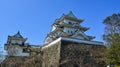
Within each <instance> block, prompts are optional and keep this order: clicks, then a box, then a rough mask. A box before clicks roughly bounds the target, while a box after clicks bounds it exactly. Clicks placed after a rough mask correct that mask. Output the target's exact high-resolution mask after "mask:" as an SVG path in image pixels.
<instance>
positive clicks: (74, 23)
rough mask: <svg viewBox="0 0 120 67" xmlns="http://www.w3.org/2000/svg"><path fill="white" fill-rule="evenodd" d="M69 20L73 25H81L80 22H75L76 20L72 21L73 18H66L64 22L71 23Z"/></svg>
mask: <svg viewBox="0 0 120 67" xmlns="http://www.w3.org/2000/svg"><path fill="white" fill-rule="evenodd" d="M69 22H71V23H72V24H73V25H79V24H78V22H75V21H72V20H68V19H65V20H64V23H67V24H69Z"/></svg>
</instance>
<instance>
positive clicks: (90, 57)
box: [60, 41, 106, 67]
mask: <svg viewBox="0 0 120 67" xmlns="http://www.w3.org/2000/svg"><path fill="white" fill-rule="evenodd" d="M105 49H106V47H105V46H102V45H90V44H78V43H74V42H67V41H62V43H61V50H60V67H106V63H105V58H104V52H105Z"/></svg>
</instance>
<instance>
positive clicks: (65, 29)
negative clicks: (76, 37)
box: [63, 27, 76, 34]
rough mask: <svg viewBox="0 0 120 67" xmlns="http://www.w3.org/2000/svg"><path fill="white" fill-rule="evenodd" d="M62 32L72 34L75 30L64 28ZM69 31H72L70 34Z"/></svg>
mask: <svg viewBox="0 0 120 67" xmlns="http://www.w3.org/2000/svg"><path fill="white" fill-rule="evenodd" d="M63 31H64V32H66V33H68V34H74V33H75V31H76V29H74V28H68V27H64V30H63ZM68 31H69V32H68ZM71 31H72V33H71Z"/></svg>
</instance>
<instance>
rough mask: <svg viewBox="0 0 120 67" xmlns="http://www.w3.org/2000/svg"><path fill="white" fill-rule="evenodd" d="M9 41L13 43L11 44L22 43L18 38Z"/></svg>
mask: <svg viewBox="0 0 120 67" xmlns="http://www.w3.org/2000/svg"><path fill="white" fill-rule="evenodd" d="M11 43H13V44H16V43H18V44H22V41H19V40H11Z"/></svg>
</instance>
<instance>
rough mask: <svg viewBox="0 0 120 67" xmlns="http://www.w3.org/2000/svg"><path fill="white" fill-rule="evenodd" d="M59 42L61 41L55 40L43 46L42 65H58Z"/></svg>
mask: <svg viewBox="0 0 120 67" xmlns="http://www.w3.org/2000/svg"><path fill="white" fill-rule="evenodd" d="M60 44H61V42H57V43H55V44H52V45H50V46H48V47H47V46H45V47H43V49H42V51H43V62H42V67H59V59H60Z"/></svg>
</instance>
